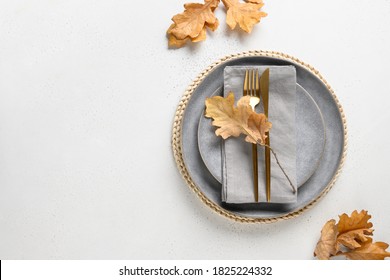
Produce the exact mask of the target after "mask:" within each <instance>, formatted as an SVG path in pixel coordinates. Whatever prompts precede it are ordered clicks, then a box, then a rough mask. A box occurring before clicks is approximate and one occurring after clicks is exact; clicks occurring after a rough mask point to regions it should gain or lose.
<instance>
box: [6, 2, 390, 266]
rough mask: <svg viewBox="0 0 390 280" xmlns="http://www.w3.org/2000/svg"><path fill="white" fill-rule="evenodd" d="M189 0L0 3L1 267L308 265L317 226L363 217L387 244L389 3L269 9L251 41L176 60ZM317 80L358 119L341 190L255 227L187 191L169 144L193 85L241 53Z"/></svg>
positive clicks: (216, 45)
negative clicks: (57, 263) (146, 262)
mask: <svg viewBox="0 0 390 280" xmlns="http://www.w3.org/2000/svg"><path fill="white" fill-rule="evenodd" d="M184 2H185V1H184V0H165V1H157V0H155V1H130V0H116V1H108V0H104V1H103V0H40V1H38V0H37V1H29V0H24V1H23V0H0V259H112V258H113V259H214V258H220V259H311V258H313V250H314V247H315V244H316V242H317V239H318V237H319V233H320V229H321V227H322V225H323V224H324V223H325V222H326V221H327V220H329V219H331V218H337V215H338V214H340V213H343V212H347V213H350V212H352V210H354V209H358V210H360V209H367V210H369V212H370V213H371V214H372V215H373V219H372V221H373V223H374V228H375V229H376V231H375V239H376V240H382V241H387V242H388V243H390V218H389V212H390V203H389V200H390V183H389V181H390V172H389V162H390V145H389V136H390V134H389V130H388V129H389V122H390V110H389V103H390V70H389V65H390V36H389V34H390V17H389V14H390V1H387V0H376V1H369V2H367V1H361V0H359V1H357V0H345V1H339V0H329V1H326V2H321V3H319V2H318V1H311V0H295V1H288V0H279V1H276V0H273V1H272V0H265V3H266V5H265V7H264V10H265V11H266V12H268V13H269V16H268V17H267V18H265V19H264V20H263V21H262V23H261V24H260V25H258V26H256V27H255V29H254V31H253V33H252V34H251V35H250V36H247V35H245V34H242V33H240V32H229V31H227V28H226V25H225V23H224V19H225V14H224V12H223V9H222V7H221V8H220V9H219V10H218V11H217V15H218V17H219V18H220V19H221V26H220V28H219V29H218V30H217V31H216V32H215V33H213V34H208V39H207V40H206V41H205V42H203V43H201V44H198V45H196V46H192V47H186V48H182V49H179V50H168V49H167V40H166V37H165V31H166V29H167V28H168V26H169V25H170V18H171V17H172V16H173V15H174V14H176V13H178V12H181V11H182V5H183V4H184ZM252 49H264V50H276V51H282V52H285V53H288V54H291V55H294V56H296V57H298V58H300V59H301V60H303V61H305V62H308V63H310V64H312V65H313V66H314V67H316V68H317V69H318V70H320V71H321V73H322V74H323V76H324V77H325V78H326V79H327V80H328V81H329V83H330V84H331V85H332V87H333V88H334V90H335V91H336V94H337V95H338V97H339V99H340V101H341V103H342V105H343V106H344V109H345V113H346V115H347V119H348V129H349V149H348V157H347V162H346V165H345V167H344V171H343V173H342V176H341V177H340V179H339V180H338V181H337V183H336V185H335V186H334V188H333V189H332V190H331V192H330V193H329V194H328V195H327V196H326V197H325V198H324V199H323V200H321V202H320V203H319V204H317V205H316V206H315V207H314V208H313V209H311V210H310V211H308V212H306V213H305V214H303V215H302V216H300V217H298V218H295V219H292V220H289V221H285V222H278V223H275V224H271V225H245V224H239V223H235V222H232V221H230V220H227V219H225V218H222V217H220V216H218V215H217V214H214V213H213V212H212V211H211V210H209V209H208V208H207V207H206V206H204V205H203V204H202V203H201V202H200V200H199V199H198V198H197V197H196V196H195V195H194V194H193V193H192V192H191V191H190V190H189V188H188V187H187V186H186V184H185V183H184V181H183V180H182V179H181V176H180V174H179V172H178V170H177V168H176V165H175V162H174V160H173V156H172V150H171V145H170V138H171V128H172V120H173V116H174V113H175V110H176V106H177V104H178V102H179V100H180V98H181V96H182V94H183V92H184V91H185V89H186V87H187V86H188V85H189V83H190V82H191V81H192V80H193V79H194V78H195V77H196V76H197V75H198V73H199V72H201V71H202V70H203V69H204V68H206V67H207V66H208V65H209V64H211V63H212V62H213V61H215V60H217V59H219V58H221V57H223V56H225V55H227V54H231V53H236V52H241V51H246V50H252Z"/></svg>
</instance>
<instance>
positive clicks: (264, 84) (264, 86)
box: [260, 68, 271, 202]
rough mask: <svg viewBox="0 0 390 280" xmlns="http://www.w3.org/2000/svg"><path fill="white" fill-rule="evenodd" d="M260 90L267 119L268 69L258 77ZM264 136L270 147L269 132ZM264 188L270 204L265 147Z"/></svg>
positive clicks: (269, 177)
mask: <svg viewBox="0 0 390 280" xmlns="http://www.w3.org/2000/svg"><path fill="white" fill-rule="evenodd" d="M260 90H261V97H262V99H263V105H264V114H265V116H266V117H267V118H268V103H269V68H267V69H265V71H264V72H263V74H262V75H261V77H260ZM265 135H266V136H267V138H266V139H265V144H266V145H267V146H268V147H269V145H270V139H269V132H266V134H265ZM265 188H266V197H267V202H270V201H271V151H270V149H269V148H267V147H265Z"/></svg>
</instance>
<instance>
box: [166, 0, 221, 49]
mask: <svg viewBox="0 0 390 280" xmlns="http://www.w3.org/2000/svg"><path fill="white" fill-rule="evenodd" d="M219 1H220V0H205V1H204V4H200V3H187V4H185V5H184V12H183V13H181V14H177V15H175V16H173V18H172V21H173V22H174V23H173V24H172V25H171V26H170V27H169V28H168V30H167V34H168V45H169V46H170V47H181V46H183V45H184V44H185V43H186V42H187V41H188V40H191V41H193V42H199V41H202V40H204V39H206V27H208V28H209V29H210V30H212V31H214V30H215V29H217V27H218V24H219V23H218V19H217V18H216V17H215V14H214V10H215V9H216V8H217V7H218V5H219Z"/></svg>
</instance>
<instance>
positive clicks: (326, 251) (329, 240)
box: [314, 220, 337, 260]
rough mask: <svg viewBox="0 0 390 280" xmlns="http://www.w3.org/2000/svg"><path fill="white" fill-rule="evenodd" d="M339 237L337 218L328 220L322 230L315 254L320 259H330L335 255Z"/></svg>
mask: <svg viewBox="0 0 390 280" xmlns="http://www.w3.org/2000/svg"><path fill="white" fill-rule="evenodd" d="M336 239H337V226H336V221H335V220H330V221H328V222H327V223H326V224H325V225H324V227H323V228H322V230H321V238H320V240H319V241H318V242H317V246H316V249H315V251H314V256H315V257H317V258H318V259H320V260H329V258H330V257H332V256H335V255H336V253H337V249H336Z"/></svg>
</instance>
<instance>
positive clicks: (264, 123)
mask: <svg viewBox="0 0 390 280" xmlns="http://www.w3.org/2000/svg"><path fill="white" fill-rule="evenodd" d="M248 127H249V130H251V132H252V135H254V136H255V138H256V139H257V141H259V142H260V144H261V145H265V139H266V134H265V133H266V132H267V131H269V130H270V129H271V127H272V124H271V123H270V122H268V120H267V117H266V116H265V115H264V114H251V115H250V116H249V119H248ZM245 141H247V142H249V143H253V144H256V142H254V141H253V138H252V137H249V136H247V137H246V138H245Z"/></svg>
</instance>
